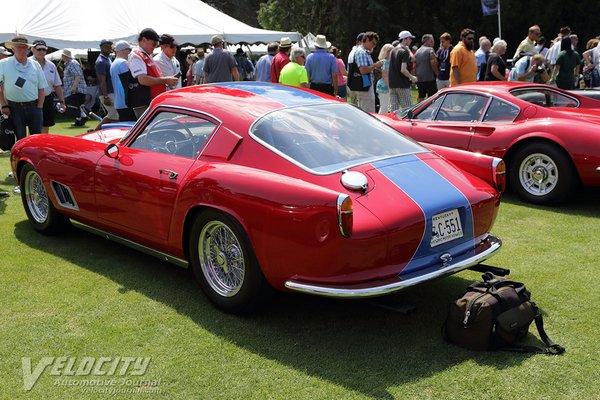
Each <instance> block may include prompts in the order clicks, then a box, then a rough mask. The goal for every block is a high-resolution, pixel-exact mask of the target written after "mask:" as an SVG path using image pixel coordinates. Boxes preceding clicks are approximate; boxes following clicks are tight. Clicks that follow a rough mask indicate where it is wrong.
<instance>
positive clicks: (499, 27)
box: [498, 0, 502, 39]
mask: <svg viewBox="0 0 600 400" xmlns="http://www.w3.org/2000/svg"><path fill="white" fill-rule="evenodd" d="M498 37H499V38H500V39H502V20H501V18H500V0H498Z"/></svg>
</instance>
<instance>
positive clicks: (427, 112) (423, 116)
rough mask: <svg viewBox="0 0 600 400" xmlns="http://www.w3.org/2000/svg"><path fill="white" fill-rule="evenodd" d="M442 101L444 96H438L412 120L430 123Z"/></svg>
mask: <svg viewBox="0 0 600 400" xmlns="http://www.w3.org/2000/svg"><path fill="white" fill-rule="evenodd" d="M443 100H444V96H440V97H438V98H437V99H435V100H434V101H432V102H431V103H429V105H428V106H427V107H425V108H424V109H423V110H421V112H419V113H418V114H417V115H416V116H415V117H414V118H413V119H418V120H421V121H431V120H433V119H434V118H435V114H436V112H437V110H438V108H440V104H442V101H443Z"/></svg>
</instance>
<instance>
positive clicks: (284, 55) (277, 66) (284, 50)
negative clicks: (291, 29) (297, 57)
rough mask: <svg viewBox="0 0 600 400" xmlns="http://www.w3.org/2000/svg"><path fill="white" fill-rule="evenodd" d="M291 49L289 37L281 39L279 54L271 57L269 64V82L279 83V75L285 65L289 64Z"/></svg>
mask: <svg viewBox="0 0 600 400" xmlns="http://www.w3.org/2000/svg"><path fill="white" fill-rule="evenodd" d="M291 48H292V41H291V40H290V38H289V37H284V38H281V42H280V43H279V52H278V53H277V54H276V55H275V57H273V62H272V63H271V82H273V83H279V74H280V73H281V70H282V69H283V67H285V65H286V64H287V63H289V62H290V49H291Z"/></svg>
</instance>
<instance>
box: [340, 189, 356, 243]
mask: <svg viewBox="0 0 600 400" xmlns="http://www.w3.org/2000/svg"><path fill="white" fill-rule="evenodd" d="M337 218H338V226H339V228H340V234H341V235H342V236H343V237H350V236H351V235H352V220H353V218H354V217H353V210H352V199H351V198H350V196H348V195H347V194H343V193H340V194H339V195H338V198H337Z"/></svg>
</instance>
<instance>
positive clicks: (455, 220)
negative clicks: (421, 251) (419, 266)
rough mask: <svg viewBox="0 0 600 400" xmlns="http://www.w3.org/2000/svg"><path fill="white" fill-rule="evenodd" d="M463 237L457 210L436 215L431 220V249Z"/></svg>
mask: <svg viewBox="0 0 600 400" xmlns="http://www.w3.org/2000/svg"><path fill="white" fill-rule="evenodd" d="M460 237H463V230H462V224H461V223H460V216H459V215H458V210H457V209H454V210H450V211H446V212H443V213H440V214H436V215H434V216H433V217H432V218H431V247H434V246H438V245H440V244H442V243H446V242H449V241H451V240H454V239H458V238H460Z"/></svg>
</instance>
